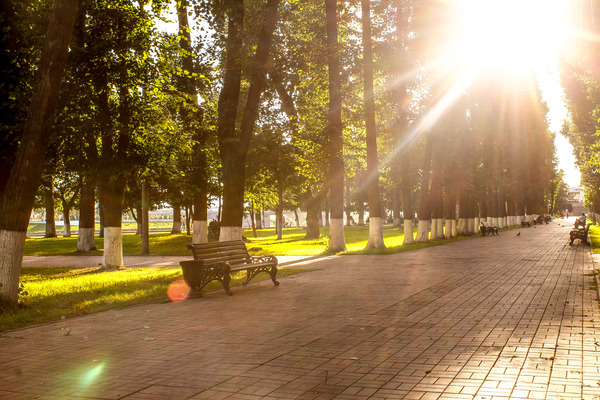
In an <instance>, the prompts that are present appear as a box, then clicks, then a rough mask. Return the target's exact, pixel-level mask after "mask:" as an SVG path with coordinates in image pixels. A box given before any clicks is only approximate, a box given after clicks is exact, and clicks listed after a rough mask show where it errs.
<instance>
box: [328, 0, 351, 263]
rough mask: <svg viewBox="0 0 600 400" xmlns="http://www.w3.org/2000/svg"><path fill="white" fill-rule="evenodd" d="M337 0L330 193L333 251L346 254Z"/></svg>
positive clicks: (331, 15) (331, 63) (332, 0)
mask: <svg viewBox="0 0 600 400" xmlns="http://www.w3.org/2000/svg"><path fill="white" fill-rule="evenodd" d="M336 4H337V1H336V0H325V18H326V21H327V65H328V69H329V112H328V126H327V131H328V139H329V148H328V153H329V187H330V189H329V193H330V197H331V198H330V210H331V220H330V224H331V226H330V228H329V229H330V234H329V250H330V251H332V252H336V253H337V252H340V251H344V250H346V242H345V240H344V220H343V218H344V160H343V158H342V143H343V142H342V129H343V126H342V91H341V77H340V61H339V54H338V52H339V45H338V39H337V11H336Z"/></svg>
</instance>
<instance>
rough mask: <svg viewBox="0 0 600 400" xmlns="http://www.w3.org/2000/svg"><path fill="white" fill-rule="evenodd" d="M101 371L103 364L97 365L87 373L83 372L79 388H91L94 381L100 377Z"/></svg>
mask: <svg viewBox="0 0 600 400" xmlns="http://www.w3.org/2000/svg"><path fill="white" fill-rule="evenodd" d="M103 370H104V363H102V364H99V365H97V366H95V367H94V368H92V369H90V370H89V371H87V372H85V373H84V374H83V376H82V377H81V382H80V383H79V386H80V387H81V388H87V387H89V386H91V385H92V384H93V383H94V381H96V380H97V379H98V378H99V377H100V375H101V374H102V371H103Z"/></svg>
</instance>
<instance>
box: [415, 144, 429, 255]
mask: <svg viewBox="0 0 600 400" xmlns="http://www.w3.org/2000/svg"><path fill="white" fill-rule="evenodd" d="M432 152H433V137H432V135H431V134H430V135H429V136H428V137H427V144H426V145H425V160H424V162H423V180H422V182H421V193H420V201H419V203H420V204H419V207H420V208H419V226H418V229H417V239H416V241H417V242H418V243H422V242H428V241H429V221H430V218H431V198H430V192H429V176H430V174H431V173H430V171H431V157H432Z"/></svg>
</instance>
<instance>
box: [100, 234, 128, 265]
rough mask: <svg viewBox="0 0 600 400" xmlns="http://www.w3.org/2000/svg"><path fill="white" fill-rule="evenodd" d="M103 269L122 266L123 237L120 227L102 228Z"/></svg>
mask: <svg viewBox="0 0 600 400" xmlns="http://www.w3.org/2000/svg"><path fill="white" fill-rule="evenodd" d="M102 266H103V267H104V268H119V267H122V266H123V235H122V231H121V228H120V227H114V226H110V227H104V255H103V257H102Z"/></svg>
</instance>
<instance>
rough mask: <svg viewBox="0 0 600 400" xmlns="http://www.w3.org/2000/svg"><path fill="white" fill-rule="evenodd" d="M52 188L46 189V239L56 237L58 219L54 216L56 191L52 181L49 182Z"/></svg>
mask: <svg viewBox="0 0 600 400" xmlns="http://www.w3.org/2000/svg"><path fill="white" fill-rule="evenodd" d="M49 185H50V187H45V188H44V202H45V206H46V234H45V235H44V237H46V238H53V237H56V218H55V216H54V191H53V190H52V179H50V182H49Z"/></svg>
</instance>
